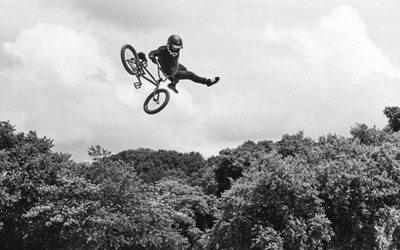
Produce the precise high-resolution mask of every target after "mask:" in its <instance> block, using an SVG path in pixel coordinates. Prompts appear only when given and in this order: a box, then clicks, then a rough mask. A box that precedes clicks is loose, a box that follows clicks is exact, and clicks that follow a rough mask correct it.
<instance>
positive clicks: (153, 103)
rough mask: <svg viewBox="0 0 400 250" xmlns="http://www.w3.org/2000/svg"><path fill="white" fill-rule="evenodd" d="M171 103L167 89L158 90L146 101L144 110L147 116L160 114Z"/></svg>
mask: <svg viewBox="0 0 400 250" xmlns="http://www.w3.org/2000/svg"><path fill="white" fill-rule="evenodd" d="M168 102H169V92H168V91H167V90H166V89H157V90H156V91H154V92H153V93H151V94H150V95H149V96H148V97H147V98H146V100H145V101H144V105H143V109H144V112H146V113H147V114H150V115H152V114H156V113H158V112H160V111H161V110H162V109H163V108H165V106H167V104H168Z"/></svg>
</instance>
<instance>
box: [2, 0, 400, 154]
mask: <svg viewBox="0 0 400 250" xmlns="http://www.w3.org/2000/svg"><path fill="white" fill-rule="evenodd" d="M35 3H36V4H35V5H34V6H33V7H32V8H36V7H35V6H46V8H45V9H46V11H50V12H52V11H55V13H60V18H59V19H60V20H59V21H58V19H56V18H54V16H53V17H51V18H50V19H46V22H44V21H41V22H37V21H35V22H33V21H32V22H31V23H30V25H28V26H26V25H25V26H24V28H23V29H18V31H13V32H10V34H9V35H7V37H8V38H9V37H12V38H11V39H6V40H4V39H5V38H4V37H3V38H2V39H3V40H0V41H1V42H2V43H3V44H2V46H1V47H0V50H1V52H0V54H1V57H0V81H1V82H2V84H1V85H0V99H1V100H2V106H0V115H1V117H4V118H3V119H6V120H7V119H9V120H10V121H11V122H12V123H13V124H15V125H16V126H17V129H18V130H23V131H26V130H29V129H32V130H36V131H38V133H39V134H42V135H46V136H47V137H50V138H52V139H54V141H55V144H56V148H55V150H58V151H61V152H70V153H72V154H73V157H74V158H75V159H77V160H82V159H87V154H86V149H87V148H88V147H89V146H90V145H95V144H99V145H101V146H103V147H105V148H107V149H109V150H111V151H112V152H114V153H116V152H119V151H121V150H125V149H130V148H138V147H150V148H154V149H159V148H163V149H175V150H179V151H184V152H187V151H192V150H194V151H200V152H202V153H204V154H205V155H207V156H208V155H210V154H216V153H217V152H218V151H219V150H221V149H223V148H225V147H234V146H237V145H238V144H241V143H242V142H243V141H246V140H255V141H257V140H265V139H272V140H279V139H280V138H281V136H282V134H285V133H296V132H297V131H298V130H304V132H305V134H306V135H309V136H313V137H317V136H320V135H323V134H326V133H329V132H333V133H339V134H342V135H343V134H346V133H348V131H349V129H350V127H351V126H353V125H354V124H355V123H356V122H364V123H366V124H369V125H371V126H372V125H377V126H378V127H383V125H384V124H385V123H386V120H385V118H384V116H383V113H382V111H383V108H384V106H393V105H399V103H398V101H397V100H398V96H399V92H400V89H399V69H398V68H396V67H395V66H394V65H393V63H392V62H391V61H390V60H389V59H388V57H387V56H386V55H385V51H383V50H382V49H381V48H380V47H379V46H377V44H375V43H374V41H373V40H372V39H371V37H370V36H369V34H368V29H367V28H368V27H367V26H366V24H365V22H364V21H363V19H362V18H361V15H360V13H358V12H357V10H356V9H355V8H353V7H350V6H341V7H339V8H336V9H334V10H333V11H331V12H330V13H328V14H327V15H325V16H321V17H320V18H319V20H317V21H314V23H311V22H310V20H311V19H307V21H306V22H305V21H304V19H303V18H304V15H305V13H303V14H302V15H300V18H298V17H297V16H294V14H290V17H289V19H290V21H287V20H286V22H285V21H282V20H283V19H284V18H283V16H282V15H278V16H279V18H278V17H277V15H275V16H273V19H271V17H270V14H271V12H273V10H279V11H280V12H279V13H282V11H284V10H286V9H287V6H286V5H279V4H276V3H274V4H273V6H272V7H273V8H275V9H273V10H271V9H270V8H268V7H271V3H267V4H265V3H264V2H263V3H261V2H260V3H257V4H260V5H254V6H253V5H252V6H251V8H250V10H248V11H246V12H242V11H241V10H240V11H239V8H240V7H241V4H239V5H238V6H233V5H232V6H231V5H230V6H228V8H227V7H226V6H225V5H224V4H222V3H218V4H217V5H215V6H214V5H213V3H211V2H207V4H204V5H203V2H202V3H198V4H197V3H196V4H194V2H190V3H186V2H185V3H183V2H181V1H174V2H165V3H164V2H162V1H160V2H157V3H159V4H160V5H157V4H155V3H153V4H148V2H145V1H135V2H132V1H121V2H119V4H116V5H115V6H114V4H113V8H110V3H108V2H107V1H96V2H95V1H85V3H81V2H78V1H58V2H57V4H55V3H53V2H51V1H48V0H40V1H37V2H35ZM39 3H42V4H39ZM210 5H212V6H214V7H215V8H213V9H212V10H210V11H206V9H207V7H209V6H210ZM139 6H140V7H143V8H134V7H139ZM197 6H202V7H201V9H193V11H189V10H191V8H193V7H197ZM327 8H328V7H326V8H324V9H327ZM264 9H267V11H264ZM154 10H155V11H154ZM295 10H296V6H293V8H291V9H290V11H289V12H290V13H295ZM140 11H142V12H140ZM269 11H270V12H269ZM313 11H314V12H313V15H314V16H315V15H316V13H319V12H318V11H316V10H315V9H313ZM139 12H140V13H139ZM181 12H182V15H179V13H181ZM29 13H32V12H29ZM38 13H43V12H42V11H40V12H38ZM203 13H206V14H207V16H206V17H207V18H206V17H204V18H201V19H200V18H199V17H200V16H202V14H203ZM37 15H38V14H37V13H36V14H35V13H34V14H31V19H30V20H40V18H37ZM143 15H144V16H145V17H146V18H147V19H146V20H139V19H140V18H141V17H142V16H143ZM177 15H179V17H180V18H179V19H178V21H176V20H175V21H171V20H172V19H170V18H171V17H174V16H177ZM210 17H211V18H210ZM164 19H165V20H164ZM299 19H300V21H299ZM217 20H219V21H217ZM164 21H165V22H164ZM142 22H145V23H142ZM294 23H295V24H297V26H294ZM310 23H311V25H310ZM227 24H233V25H227ZM140 27H141V28H140ZM193 27H196V28H195V29H194V28H193ZM9 30H12V29H11V28H9ZM174 30H175V31H176V32H177V33H179V34H181V33H182V36H183V37H184V42H185V44H186V45H185V49H184V50H183V52H182V55H181V58H180V62H181V63H183V64H184V65H185V66H186V67H188V68H189V69H190V70H193V72H195V73H196V74H199V75H201V76H206V77H212V76H216V75H219V76H221V81H220V82H219V83H218V84H217V85H215V86H213V87H211V88H207V87H204V86H201V85H198V84H193V83H191V82H189V81H182V82H181V83H179V85H178V89H179V91H180V93H179V95H175V94H173V93H171V99H170V103H169V104H168V106H167V107H166V108H165V109H164V110H163V111H162V112H160V113H159V114H157V115H152V116H150V115H147V114H145V113H144V112H143V108H142V105H143V101H144V100H145V98H146V97H147V95H148V94H150V93H151V91H153V86H152V85H150V84H146V83H145V84H144V85H143V86H142V88H141V89H138V90H136V89H135V88H134V87H133V86H132V82H134V81H135V78H134V77H133V76H131V75H129V74H127V73H126V72H125V71H124V69H123V67H122V65H121V62H120V58H119V50H120V48H121V46H122V44H124V43H131V44H132V45H133V46H134V47H135V48H137V49H138V50H140V51H144V52H149V51H150V50H151V49H154V48H156V47H158V46H159V45H161V44H163V43H164V42H165V39H166V37H168V35H169V34H170V33H171V32H172V31H174ZM12 34H16V35H12ZM3 41H7V42H3ZM150 70H151V71H152V72H155V65H152V64H151V65H150ZM163 87H165V85H163Z"/></svg>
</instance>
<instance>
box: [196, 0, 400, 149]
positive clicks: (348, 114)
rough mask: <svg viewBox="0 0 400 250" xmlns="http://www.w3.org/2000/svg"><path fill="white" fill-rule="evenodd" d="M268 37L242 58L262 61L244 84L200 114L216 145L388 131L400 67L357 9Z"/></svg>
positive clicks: (270, 29) (272, 28)
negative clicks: (387, 112)
mask: <svg viewBox="0 0 400 250" xmlns="http://www.w3.org/2000/svg"><path fill="white" fill-rule="evenodd" d="M261 39H262V41H263V45H262V46H258V47H255V45H256V44H257V43H256V42H255V41H254V40H253V42H252V43H250V42H249V41H247V43H246V48H247V53H246V54H243V57H242V60H243V61H245V62H252V61H255V63H251V64H248V65H247V66H248V68H246V71H245V72H246V74H244V75H243V76H241V75H239V74H238V75H237V76H236V79H231V80H232V81H233V82H236V83H241V84H240V85H239V84H235V85H234V88H235V89H234V90H232V89H230V90H228V91H229V92H228V93H225V94H224V95H223V96H214V98H212V99H209V103H208V104H207V106H206V107H202V109H201V110H202V111H204V110H206V111H205V112H201V114H200V115H203V116H205V117H207V119H206V120H207V121H209V122H205V124H206V125H204V126H202V127H204V128H208V129H207V131H205V134H208V136H209V138H212V140H214V141H216V142H217V141H225V142H226V143H227V144H229V143H228V142H233V141H236V142H238V141H240V140H241V141H244V140H246V139H253V140H262V139H280V137H281V136H282V134H284V133H296V132H297V131H298V130H304V131H305V133H306V134H307V135H309V136H312V137H318V136H321V135H323V134H327V133H338V134H341V135H346V134H348V132H349V130H350V127H351V126H354V125H355V123H357V122H360V123H366V124H369V125H370V126H373V125H377V126H378V127H383V126H384V125H385V124H386V120H385V118H384V116H383V113H382V111H383V109H384V107H385V106H392V105H398V104H399V102H398V96H399V93H400V85H399V83H400V82H399V80H400V74H399V68H396V67H395V66H393V64H392V63H391V61H390V60H389V59H388V58H387V57H386V56H385V55H384V52H383V51H382V49H380V48H379V47H378V46H377V45H376V44H374V42H373V41H372V40H371V38H370V37H369V35H368V32H367V28H366V26H365V24H364V22H363V20H362V18H361V17H360V15H359V13H358V12H357V10H356V9H354V8H353V7H350V6H340V7H338V8H336V9H335V10H333V11H332V12H331V13H329V14H328V15H326V16H323V17H321V18H320V20H319V22H318V23H317V24H316V25H314V26H313V27H306V26H297V27H284V26H278V25H275V24H274V23H268V24H267V25H266V26H265V29H264V31H263V33H262V35H261ZM251 59H253V60H251ZM239 72H243V70H241V71H239ZM231 73H233V72H231ZM224 80H225V79H224ZM228 82H229V81H228ZM221 84H223V83H221ZM225 84H227V83H225ZM226 87H227V88H229V87H228V86H226ZM210 110H211V112H210ZM210 128H211V129H210Z"/></svg>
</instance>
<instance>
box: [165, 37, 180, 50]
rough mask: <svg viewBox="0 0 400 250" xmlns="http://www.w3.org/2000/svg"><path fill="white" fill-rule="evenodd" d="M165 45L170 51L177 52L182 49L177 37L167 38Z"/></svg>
mask: <svg viewBox="0 0 400 250" xmlns="http://www.w3.org/2000/svg"><path fill="white" fill-rule="evenodd" d="M167 44H168V45H169V48H170V49H174V50H178V49H183V42H182V39H181V38H180V37H179V36H178V35H172V36H170V37H169V38H168V41H167Z"/></svg>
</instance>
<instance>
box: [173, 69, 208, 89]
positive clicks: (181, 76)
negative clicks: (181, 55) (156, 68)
mask: <svg viewBox="0 0 400 250" xmlns="http://www.w3.org/2000/svg"><path fill="white" fill-rule="evenodd" d="M179 80H191V81H193V82H197V83H200V84H207V83H210V81H211V80H210V79H208V78H205V77H200V76H198V75H196V74H195V73H193V72H191V71H188V70H187V68H186V67H185V66H183V65H182V64H179V68H178V71H177V72H176V74H175V77H174V82H175V83H177V82H178V81H179Z"/></svg>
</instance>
